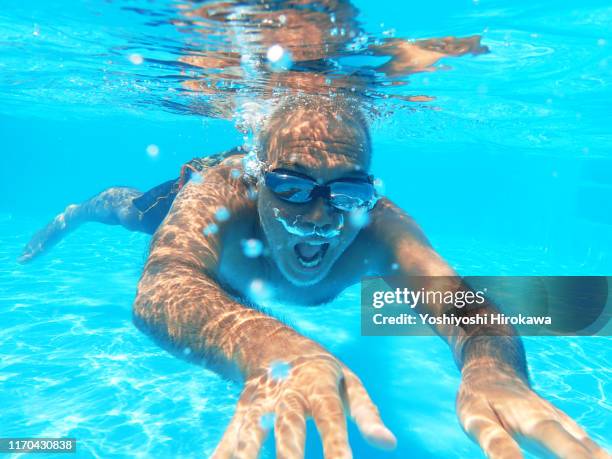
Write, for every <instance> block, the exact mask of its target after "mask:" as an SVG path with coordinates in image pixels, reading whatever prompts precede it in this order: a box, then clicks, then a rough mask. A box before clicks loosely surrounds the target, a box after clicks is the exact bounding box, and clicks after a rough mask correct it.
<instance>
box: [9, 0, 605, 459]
mask: <svg viewBox="0 0 612 459" xmlns="http://www.w3.org/2000/svg"><path fill="white" fill-rule="evenodd" d="M354 4H355V5H356V6H357V7H358V8H359V9H360V11H361V14H360V16H359V19H360V20H361V21H362V25H363V27H364V28H366V29H367V30H369V31H370V32H371V33H372V34H373V35H374V36H379V37H385V36H388V34H394V35H395V36H398V37H407V38H421V37H432V36H446V35H470V34H474V33H480V34H482V35H483V43H484V44H486V45H487V46H489V48H490V49H491V53H490V54H486V55H481V56H476V57H464V58H455V59H447V60H444V61H443V62H442V63H441V64H440V65H445V66H449V67H451V68H450V69H447V70H441V71H437V72H428V73H421V74H417V75H413V76H411V77H410V78H409V79H408V81H409V84H408V85H406V86H403V87H401V88H399V89H397V91H404V92H405V94H407V95H416V94H426V95H428V96H431V97H434V98H435V99H434V100H433V101H432V102H429V103H424V104H414V106H412V107H409V108H404V109H401V110H398V109H395V108H393V109H389V110H387V111H386V112H385V115H384V116H383V117H381V118H379V119H377V120H375V121H374V124H373V128H372V136H373V142H374V152H375V153H374V164H373V172H374V173H375V174H376V175H377V176H380V177H381V178H382V179H383V181H384V183H385V189H386V194H387V195H388V196H389V197H390V198H391V199H393V200H395V201H396V202H397V203H398V204H400V205H401V206H402V207H403V208H405V209H406V210H407V211H408V212H409V213H411V214H412V215H413V216H414V217H415V218H416V219H417V221H418V222H419V223H420V224H421V226H422V227H423V229H424V230H425V232H426V233H427V235H428V236H429V238H430V240H431V242H432V243H433V245H434V246H435V247H436V248H437V250H438V251H439V252H440V253H441V254H442V256H444V257H445V258H446V259H447V260H448V261H449V262H450V263H451V265H452V266H453V267H454V268H455V269H457V270H458V271H459V272H460V273H461V274H464V275H482V274H485V275H504V274H508V275H531V274H538V275H552V274H555V275H611V274H612V207H611V206H612V204H611V203H612V156H610V151H609V150H610V149H609V146H610V144H611V140H612V130H611V129H610V116H609V113H610V108H609V107H610V102H611V101H612V89H611V81H612V78H611V76H612V75H611V73H610V64H611V62H610V46H612V35H611V33H610V27H609V24H610V22H611V21H612V7H610V5H609V2H603V1H601V2H596V1H586V2H582V3H581V4H580V5H578V4H560V2H553V1H540V2H527V1H519V2H510V1H507V0H504V1H502V0H500V1H486V0H480V1H479V2H468V1H465V2H451V1H444V2H429V3H427V4H420V5H418V4H415V5H410V6H407V5H406V3H405V2H403V1H399V0H398V1H390V0H377V1H376V2H374V1H372V0H361V1H355V2H354ZM400 13H401V14H400ZM175 14H176V13H175V9H174V4H173V3H172V2H169V1H161V0H160V1H159V2H147V1H144V0H141V1H118V2H102V1H93V0H90V1H83V2H43V1H40V0H37V1H31V2H20V1H17V0H9V1H6V2H4V3H3V8H2V11H0V139H2V146H1V147H0V196H2V199H0V323H1V324H2V326H1V327H0V407H2V408H1V409H0V437H9V436H21V437H25V436H36V437H55V436H58V437H63V436H72V437H76V438H77V439H78V440H79V443H78V448H79V452H78V454H77V456H78V457H103V458H107V457H133V456H138V457H160V458H165V457H168V458H170V457H196V456H201V455H205V456H206V455H207V454H210V452H211V451H212V450H213V449H214V447H215V445H216V443H217V442H218V440H219V439H220V437H221V435H222V432H223V430H224V428H225V426H226V424H227V423H228V421H229V419H230V417H231V415H232V412H233V409H234V406H235V403H236V400H237V397H238V395H239V392H240V387H239V386H237V385H235V384H233V383H230V382H227V381H225V380H223V379H221V378H220V377H219V376H217V375H216V374H215V373H213V372H211V371H209V370H207V369H204V368H201V367H197V366H194V365H191V364H188V363H186V362H183V361H181V360H178V359H176V358H175V357H173V356H171V355H169V354H167V353H166V352H164V351H162V350H161V349H160V348H158V347H157V346H156V345H155V344H154V343H153V342H152V341H150V340H149V339H148V338H147V337H146V336H144V335H143V334H141V333H140V332H138V331H137V330H136V329H135V328H134V326H133V325H132V323H131V304H132V302H133V299H134V296H135V289H136V284H137V281H138V277H139V274H140V271H141V269H142V265H143V261H144V259H145V257H146V250H147V246H148V242H149V237H148V236H145V235H142V234H135V233H128V232H127V231H125V230H123V229H121V228H118V227H104V226H101V225H96V224H87V225H85V226H83V227H82V228H81V229H80V230H79V231H77V232H75V233H74V234H72V235H70V236H69V237H68V238H67V239H66V240H65V241H64V242H62V243H61V244H60V245H58V246H57V247H55V248H54V249H53V250H52V252H51V253H50V254H48V255H47V256H45V257H44V258H41V259H40V260H37V261H36V262H34V263H32V264H30V265H25V266H22V265H18V264H17V263H16V262H15V259H16V257H17V256H18V255H19V253H20V251H21V248H22V247H23V245H24V244H25V243H26V242H27V241H28V239H29V237H30V236H31V234H32V233H33V232H34V231H35V230H37V229H38V228H40V227H41V226H42V225H44V224H45V223H46V222H47V221H48V220H49V219H50V218H52V217H53V216H54V215H55V214H56V213H57V212H59V211H60V210H62V209H63V208H64V207H65V206H66V205H67V204H69V203H72V202H79V201H82V200H84V199H86V198H88V197H90V196H92V195H93V194H95V193H97V192H99V191H100V190H102V189H104V188H107V187H109V186H113V185H129V186H134V187H137V188H140V189H146V188H147V187H151V186H154V185H156V184H158V183H160V182H162V181H165V180H168V179H170V178H172V177H175V176H176V175H177V172H178V169H179V168H180V165H181V164H182V163H183V162H185V161H186V160H188V159H190V158H192V157H194V156H199V155H205V154H210V153H214V152H217V151H220V150H222V149H225V148H229V147H232V146H234V145H237V144H239V143H241V142H242V134H241V133H239V132H238V131H237V130H236V129H235V128H234V125H233V123H232V122H231V121H224V120H218V119H210V118H207V117H205V116H202V115H199V114H194V113H192V112H191V111H190V110H189V109H188V107H189V104H190V103H191V102H192V101H191V102H190V99H188V98H186V96H185V95H184V94H183V93H182V92H181V88H182V86H181V84H180V78H179V77H180V75H181V72H182V71H184V69H182V68H181V67H180V66H178V65H176V61H177V57H178V56H179V55H180V54H181V52H182V50H184V49H185V48H186V47H188V38H187V37H188V35H187V34H185V33H183V32H181V31H179V30H177V28H176V27H175V26H173V25H172V24H171V23H168V22H164V21H163V19H164V18H168V17H173V16H174V15H175ZM392 29H394V30H392ZM133 54H139V55H142V56H144V58H145V61H144V63H143V64H140V65H135V64H133V63H132V62H131V61H130V59H129V56H131V55H133ZM381 107H383V108H384V107H385V105H384V101H382V102H381ZM151 144H153V145H156V146H158V148H159V155H157V156H156V157H151V156H150V155H148V154H147V152H146V149H147V146H148V145H151ZM273 311H274V312H275V313H277V314H280V315H282V316H283V317H285V318H287V319H289V320H290V321H291V323H293V324H295V326H296V327H297V329H298V330H299V331H300V332H302V333H304V334H306V335H308V336H310V337H312V338H313V339H316V340H317V341H319V342H321V343H323V344H324V345H325V346H326V347H327V348H328V349H329V350H330V351H331V352H332V353H334V354H335V355H337V356H338V357H339V358H340V359H342V360H343V361H345V362H346V363H347V364H348V366H349V367H350V368H352V369H353V370H354V371H355V372H356V373H357V374H358V375H359V376H360V377H361V378H362V379H363V381H364V384H365V386H366V388H367V389H368V391H369V392H370V395H371V396H372V398H373V399H374V400H375V401H376V402H377V404H378V406H379V408H380V410H381V413H382V415H383V418H384V419H385V421H386V422H387V424H388V426H389V427H390V428H391V430H393V431H394V432H395V433H396V435H397V436H398V441H399V443H398V449H397V451H396V452H394V453H382V452H378V451H376V450H374V449H372V448H370V447H369V446H367V445H365V444H364V443H363V441H362V440H361V439H360V438H359V434H358V433H357V431H356V429H354V428H352V427H351V429H352V430H351V432H350V434H351V441H352V444H353V451H354V455H355V457H367V458H379V457H380V458H386V457H388V458H394V457H398V458H399V457H413V458H467V457H470V458H472V457H482V453H480V452H479V449H478V448H477V447H476V446H475V445H474V444H473V443H472V442H471V441H470V440H469V439H468V438H467V437H466V436H465V434H464V433H463V432H462V431H461V428H460V427H459V424H458V422H457V420H456V417H455V413H454V398H455V394H456V390H457V387H458V384H459V377H460V375H459V372H458V370H457V369H456V368H455V366H454V364H453V362H452V359H451V356H450V353H449V352H448V350H447V348H446V346H445V345H444V344H443V343H442V341H441V340H438V339H436V338H428V337H398V338H366V337H361V336H360V334H359V325H360V323H359V287H358V286H354V287H352V288H350V289H348V290H347V291H346V292H344V293H343V294H342V295H341V296H340V297H339V298H338V299H337V300H336V301H334V302H333V303H332V304H329V305H325V306H324V307H320V308H307V309H302V308H296V307H289V306H285V305H274V307H273ZM524 341H525V346H526V349H527V358H528V362H529V366H530V369H531V374H532V379H533V383H534V387H535V389H536V390H537V391H538V392H539V393H540V394H541V395H543V396H545V397H546V398H547V399H549V400H551V401H552V402H553V403H554V404H555V405H556V406H558V407H559V408H561V409H562V410H564V411H566V412H567V413H568V414H569V415H570V416H572V417H573V418H575V419H576V420H577V421H578V422H579V423H580V424H581V425H582V426H583V427H584V428H585V429H586V430H587V432H588V433H589V434H590V435H591V436H592V437H593V439H595V440H596V441H598V442H599V443H600V444H602V446H604V447H607V448H608V450H610V449H611V448H612V440H611V438H610V432H612V402H611V400H610V394H611V393H612V390H611V384H612V383H611V381H612V378H611V374H610V373H611V370H610V367H609V365H610V361H612V346H611V339H610V338H609V337H585V338H567V337H565V338H563V337H560V338H525V339H524ZM317 442H318V439H317V435H316V433H315V431H314V428H312V426H310V431H309V435H308V444H307V453H308V454H307V457H320V451H319V445H318V443H317ZM262 457H273V453H272V445H270V444H268V445H267V449H266V451H265V452H264V453H263V455H262ZM527 457H532V456H527Z"/></svg>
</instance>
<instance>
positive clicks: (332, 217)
mask: <svg viewBox="0 0 612 459" xmlns="http://www.w3.org/2000/svg"><path fill="white" fill-rule="evenodd" d="M304 220H305V221H306V222H308V223H310V224H311V225H314V227H315V228H317V229H318V230H319V232H320V233H328V232H330V231H334V230H338V229H340V227H341V226H342V215H341V214H340V213H339V212H337V211H336V210H335V209H334V208H333V207H332V206H330V205H329V204H328V203H327V201H326V200H325V199H324V198H322V197H317V198H315V199H314V201H313V202H312V203H311V204H310V208H309V210H308V212H307V213H306V214H305V215H304Z"/></svg>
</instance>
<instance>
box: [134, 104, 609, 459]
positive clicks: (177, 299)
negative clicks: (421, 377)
mask: <svg viewBox="0 0 612 459" xmlns="http://www.w3.org/2000/svg"><path fill="white" fill-rule="evenodd" d="M274 119H276V120H279V121H277V124H278V125H279V126H280V125H282V126H283V127H282V128H278V129H276V130H275V131H271V132H269V133H268V135H267V136H266V137H264V139H265V145H264V147H265V155H264V156H265V160H266V163H267V167H268V169H270V170H273V169H276V168H283V169H289V168H293V170H296V171H300V172H306V173H307V174H308V175H310V176H312V177H313V178H316V179H317V180H319V181H320V182H321V183H324V182H328V181H330V180H335V179H338V178H342V177H347V176H350V177H355V176H358V175H360V174H365V172H366V171H367V169H368V167H369V150H368V148H369V147H368V141H367V139H366V138H365V137H364V135H365V134H364V132H363V129H362V128H361V127H360V126H359V124H358V123H356V122H354V121H351V120H350V115H348V114H346V113H345V114H344V116H343V117H342V119H343V122H338V121H337V120H336V117H334V116H333V114H332V113H331V112H330V111H328V110H321V109H320V108H319V109H317V110H313V109H302V110H300V109H296V110H295V111H294V112H293V113H283V114H282V116H281V115H280V114H278V115H277V116H276V117H275V118H274ZM274 119H273V121H272V122H271V123H270V126H274V125H275V122H274ZM336 139H343V141H342V142H341V143H340V142H338V141H337V140H336ZM240 167H241V161H240V158H239V157H234V158H230V159H227V160H225V161H224V162H223V163H221V164H220V165H218V166H215V167H212V168H209V169H207V170H206V171H205V172H204V173H203V176H202V180H201V181H200V180H197V181H193V182H191V183H189V184H188V185H187V186H185V187H184V188H183V189H182V190H181V192H180V194H179V195H178V197H177V198H176V200H175V202H174V205H173V206H172V208H171V210H170V212H169V214H168V216H167V218H166V219H165V220H164V222H163V223H162V225H161V226H160V227H159V229H158V230H157V231H156V233H155V235H154V237H153V240H152V243H151V250H150V254H149V257H148V259H147V262H146V265H145V267H144V270H143V274H142V277H141V280H140V282H139V285H138V295H137V298H136V301H135V303H134V320H135V323H136V324H137V326H138V327H139V328H141V329H142V330H143V331H145V332H146V333H148V334H150V335H151V336H152V337H153V338H154V339H155V340H157V342H159V343H160V344H161V345H162V346H164V347H166V348H168V349H170V350H171V351H174V352H176V353H177V355H184V354H183V350H184V349H186V348H188V349H189V350H190V358H192V359H196V360H201V361H205V362H207V363H208V364H210V365H212V366H214V367H215V368H217V369H219V371H221V372H222V373H224V374H226V375H228V376H237V377H239V378H241V379H242V380H243V381H244V390H243V393H242V396H241V398H240V401H239V403H238V406H237V409H236V412H235V414H234V417H233V419H232V421H231V423H230V425H229V426H228V428H227V430H226V433H225V435H224V436H223V438H222V440H221V442H220V443H219V445H218V447H217V449H216V451H215V454H214V457H215V458H230V457H232V458H233V457H256V456H257V454H258V453H259V451H260V448H261V445H262V443H263V441H264V439H265V437H266V436H267V434H268V433H269V432H268V431H267V430H266V428H265V427H262V424H261V423H260V420H261V418H262V416H263V415H266V414H274V415H275V421H274V430H275V438H276V444H277V445H276V446H277V454H278V457H283V458H294V457H295V458H298V457H303V453H304V441H305V420H306V419H307V418H308V417H309V416H311V417H312V418H314V420H315V423H316V424H317V427H318V430H319V433H320V435H321V437H322V441H323V446H324V454H325V457H326V458H336V457H350V456H351V450H350V445H349V443H348V438H347V430H346V420H345V413H346V414H348V416H349V417H350V418H351V419H353V420H354V422H356V424H357V426H358V427H359V429H360V431H361V433H362V435H363V436H364V437H365V438H366V439H367V440H368V441H369V442H371V443H372V444H373V445H375V446H378V447H381V448H387V449H390V448H393V447H395V444H396V440H395V437H394V435H393V434H392V433H391V432H390V431H389V429H388V428H386V427H385V425H384V423H383V421H382V420H381V417H380V414H379V412H378V409H377V408H376V406H375V404H374V403H373V402H372V400H371V399H370V397H369V396H368V394H367V391H366V389H365V388H364V387H363V385H362V383H361V382H360V380H359V379H358V377H357V376H356V375H355V374H354V373H352V372H351V371H350V369H349V368H347V367H346V366H345V365H344V364H343V363H342V362H341V361H339V360H338V359H337V358H336V357H334V356H333V355H332V354H330V353H329V352H328V351H327V350H325V349H324V348H323V347H322V346H320V345H319V344H318V343H316V342H314V341H312V340H310V339H308V338H306V337H304V336H301V335H300V334H299V333H298V332H296V331H295V330H293V329H292V328H291V327H289V326H287V325H286V324H284V323H282V322H280V321H278V320H277V319H275V318H273V317H270V316H268V315H266V314H265V313H263V312H261V311H260V310H258V309H257V308H256V307H253V302H254V300H256V296H255V297H254V295H253V291H252V290H251V289H250V288H249V287H250V286H252V285H253V284H252V282H253V281H255V280H256V281H257V282H261V283H262V284H261V285H269V286H271V287H273V292H274V298H275V299H278V300H279V301H291V302H294V303H295V302H300V303H303V304H314V303H321V302H325V301H328V300H329V299H331V298H333V297H334V296H335V295H337V294H339V293H340V292H341V291H342V290H343V289H344V288H346V287H347V286H349V285H351V284H353V283H355V282H357V281H358V280H359V279H360V278H361V277H362V276H365V275H372V274H377V275H386V274H389V273H390V266H392V265H393V264H394V263H397V265H398V266H399V269H398V270H397V271H396V272H395V274H399V276H400V278H401V279H402V283H404V285H409V286H411V287H412V288H420V287H424V286H426V285H424V284H422V283H419V282H421V281H419V279H422V278H421V277H419V276H455V275H456V273H455V272H454V271H453V270H452V268H450V266H449V265H448V264H447V263H446V262H445V261H444V260H442V258H441V257H440V256H439V255H438V254H437V253H436V252H435V250H434V249H433V248H432V247H431V246H430V244H429V243H428V242H427V240H426V238H425V236H424V235H423V233H422V232H421V230H420V229H419V227H418V225H417V224H416V223H415V222H414V220H413V219H411V218H410V217H409V216H408V215H407V214H406V213H405V212H403V211H402V210H401V209H399V208H398V207H397V206H395V205H394V204H393V203H392V202H390V201H389V200H388V199H386V198H383V199H381V200H380V201H379V202H378V203H377V205H376V206H375V207H374V209H373V210H372V211H371V212H370V223H369V225H367V226H366V227H364V228H353V227H351V225H344V226H341V225H340V223H339V222H340V219H339V215H340V214H341V212H340V211H338V210H337V209H334V208H332V207H331V206H329V205H328V204H327V203H326V201H325V200H324V199H323V198H317V199H315V200H313V201H312V202H309V203H306V204H299V205H298V204H291V203H287V202H285V201H281V200H280V199H278V198H277V197H275V196H274V195H273V193H271V192H270V191H269V190H268V189H267V188H266V187H265V186H263V185H262V184H261V183H258V184H256V185H254V184H252V183H250V182H247V181H245V180H243V178H241V177H238V176H237V175H236V174H235V173H234V171H235V170H236V169H240ZM254 189H256V191H257V198H256V199H253V198H252V192H253V190H254ZM221 207H224V208H225V209H227V210H228V211H229V214H230V218H229V219H227V220H224V221H219V218H218V217H216V215H218V214H217V212H218V209H219V208H221ZM274 209H279V210H280V211H281V212H282V215H283V216H284V217H285V219H286V221H293V220H295V219H294V217H295V216H297V215H301V216H302V217H301V219H299V220H300V222H301V223H304V224H312V225H314V227H315V228H324V227H329V226H330V225H331V226H336V227H337V229H338V230H339V232H338V234H336V235H335V236H333V237H332V238H329V240H328V242H329V244H330V247H329V249H328V250H327V253H326V254H325V257H324V259H323V261H322V262H321V264H320V265H319V266H317V267H316V269H310V268H309V269H306V268H300V265H299V264H298V263H297V262H296V254H295V251H294V250H293V249H294V247H295V245H296V244H297V243H300V242H303V241H302V240H301V239H300V238H298V237H296V236H293V235H292V234H290V233H288V232H287V231H286V230H285V227H284V226H283V225H282V224H281V223H280V222H279V220H278V219H277V218H274ZM345 217H348V216H346V215H345ZM345 221H347V219H345ZM213 224H214V225H216V226H217V228H218V231H216V232H215V231H213V232H210V231H206V229H207V228H210V227H211V226H210V225H213ZM315 234H316V233H315ZM252 238H256V239H259V240H261V241H262V242H263V244H264V248H265V249H264V253H263V254H262V255H261V256H259V257H255V258H250V257H247V256H246V255H245V254H244V252H243V251H242V250H241V243H242V241H244V240H247V239H252ZM310 238H316V237H314V236H311V237H310ZM307 239H308V238H307ZM313 287H315V288H313ZM442 310H443V305H435V304H434V305H430V309H429V310H427V311H425V312H429V313H431V314H439V313H441V312H442ZM489 311H490V312H494V309H493V308H492V307H489ZM439 331H440V330H439ZM458 331H459V333H457V334H454V335H449V334H444V333H440V334H441V336H442V337H443V338H444V339H445V340H446V341H447V342H448V344H449V347H450V349H451V351H452V352H453V354H454V356H455V359H456V361H457V363H458V365H459V366H460V367H461V370H462V383H461V387H460V389H459V394H458V397H457V412H458V415H459V419H460V421H461V424H462V426H463V427H464V429H465V431H466V432H467V433H468V434H469V435H470V436H472V437H473V438H474V439H475V440H476V441H477V442H478V443H479V445H480V446H481V447H482V449H483V451H484V452H485V454H486V455H487V456H488V457H491V458H520V457H522V453H521V449H520V447H519V444H518V442H517V440H520V439H529V440H532V441H534V442H535V443H537V444H539V445H541V447H543V448H544V449H545V450H547V451H549V452H550V453H552V454H554V455H555V456H556V457H561V458H572V459H573V458H591V457H596V458H605V457H610V456H609V455H608V454H607V453H606V452H605V451H603V450H602V449H601V448H600V447H599V446H597V445H596V444H595V443H594V442H593V441H592V440H591V439H590V438H589V437H588V435H587V434H586V433H585V432H584V431H583V430H582V429H581V428H580V427H579V426H578V425H577V424H576V423H575V422H574V421H573V420H571V419H570V418H569V417H568V416H567V415H565V414H564V413H562V412H561V411H560V410H558V409H556V408H555V407H554V406H553V405H552V404H550V403H549V402H547V401H545V400H544V399H542V398H541V397H539V396H538V395H537V394H536V393H535V392H533V391H532V389H531V388H530V385H529V380H528V377H527V369H526V365H525V360H524V352H523V348H522V346H521V344H520V340H519V338H518V337H516V336H514V335H513V332H512V330H511V329H505V328H503V327H490V328H488V329H483V328H482V327H481V328H477V329H476V328H475V329H458ZM279 361H282V362H284V363H285V364H287V365H288V368H289V371H288V374H287V375H286V377H283V378H278V377H275V376H274V372H273V371H271V368H273V367H274V365H275V363H276V362H279Z"/></svg>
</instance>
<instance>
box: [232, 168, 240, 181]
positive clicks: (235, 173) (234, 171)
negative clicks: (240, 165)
mask: <svg viewBox="0 0 612 459" xmlns="http://www.w3.org/2000/svg"><path fill="white" fill-rule="evenodd" d="M230 175H231V177H232V178H233V179H237V178H239V177H240V171H239V170H238V169H232V170H231V171H230Z"/></svg>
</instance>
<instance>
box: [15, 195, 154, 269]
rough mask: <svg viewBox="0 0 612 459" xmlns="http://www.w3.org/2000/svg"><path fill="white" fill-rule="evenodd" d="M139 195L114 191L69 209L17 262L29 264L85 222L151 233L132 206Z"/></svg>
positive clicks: (29, 246) (50, 223)
mask: <svg viewBox="0 0 612 459" xmlns="http://www.w3.org/2000/svg"><path fill="white" fill-rule="evenodd" d="M140 195H141V193H140V192H139V191H138V190H136V189H134V188H128V187H114V188H109V189H107V190H105V191H103V192H102V193H100V194H98V195H96V196H94V197H93V198H91V199H89V200H87V201H85V202H83V203H81V204H71V205H69V206H68V207H66V209H65V210H64V211H63V212H62V213H60V214H59V215H57V216H56V217H55V218H54V219H53V220H51V221H50V222H49V224H48V225H47V226H45V227H44V228H43V229H41V230H40V231H39V232H37V233H36V234H35V235H34V236H32V239H31V240H30V242H28V244H27V245H26V247H25V248H24V249H23V253H22V254H21V256H20V257H19V258H18V261H19V262H20V263H26V262H28V261H30V260H32V259H33V258H35V257H37V256H39V255H41V254H42V253H44V252H46V251H48V250H49V249H50V248H51V247H53V246H54V245H55V244H57V243H58V242H59V241H61V240H62V239H63V238H64V237H66V236H67V235H68V234H69V233H70V232H72V231H74V230H75V229H77V228H78V227H79V226H81V225H82V224H83V223H86V222H98V223H104V224H106V225H121V226H123V227H124V228H127V229H128V230H130V231H142V232H148V231H146V230H145V229H144V227H143V226H142V225H141V222H140V220H139V218H138V210H137V209H136V208H135V207H134V206H133V205H132V200H133V199H134V198H137V197H139V196H140Z"/></svg>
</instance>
